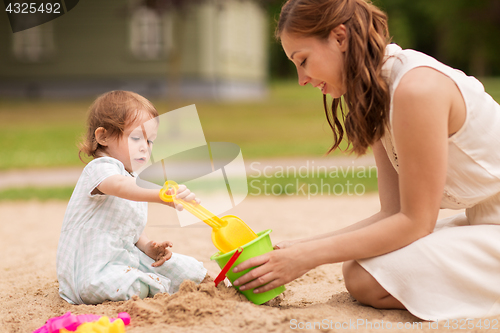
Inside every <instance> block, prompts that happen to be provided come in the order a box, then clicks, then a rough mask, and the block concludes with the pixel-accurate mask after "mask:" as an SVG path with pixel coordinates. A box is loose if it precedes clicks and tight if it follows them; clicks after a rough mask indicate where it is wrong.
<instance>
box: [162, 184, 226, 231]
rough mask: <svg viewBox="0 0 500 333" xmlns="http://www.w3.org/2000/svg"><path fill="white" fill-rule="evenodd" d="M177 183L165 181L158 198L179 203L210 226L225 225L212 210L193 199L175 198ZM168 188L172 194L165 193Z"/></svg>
mask: <svg viewBox="0 0 500 333" xmlns="http://www.w3.org/2000/svg"><path fill="white" fill-rule="evenodd" d="M178 189H179V185H178V184H177V183H176V182H174V181H173V180H169V181H166V182H165V184H164V185H163V188H162V189H161V190H160V198H161V199H162V200H163V201H165V202H174V203H180V204H182V206H183V207H184V208H186V210H187V211H188V212H190V213H191V214H193V215H194V216H196V217H197V218H199V219H200V220H202V221H203V222H205V223H206V224H208V225H209V226H211V227H212V228H215V229H219V228H220V227H223V226H225V225H227V222H225V221H223V220H221V219H220V218H219V217H217V216H215V215H214V214H213V213H212V212H210V211H209V210H207V209H206V208H205V207H203V206H202V205H200V204H199V203H197V202H196V201H195V200H191V201H185V200H183V199H177V198H175V196H176V195H177V190H178ZM168 190H171V193H172V194H167V192H168Z"/></svg>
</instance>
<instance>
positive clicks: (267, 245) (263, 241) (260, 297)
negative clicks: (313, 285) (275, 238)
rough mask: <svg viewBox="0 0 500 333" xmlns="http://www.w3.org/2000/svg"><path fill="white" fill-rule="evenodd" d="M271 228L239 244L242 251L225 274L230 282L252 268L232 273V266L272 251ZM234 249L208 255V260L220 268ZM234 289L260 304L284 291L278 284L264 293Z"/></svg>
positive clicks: (229, 257)
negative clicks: (243, 243) (214, 262)
mask: <svg viewBox="0 0 500 333" xmlns="http://www.w3.org/2000/svg"><path fill="white" fill-rule="evenodd" d="M271 231H272V230H271V229H267V230H264V231H262V232H259V233H257V236H258V237H257V238H256V239H254V240H253V241H251V242H248V243H246V244H245V245H243V246H241V247H242V248H243V252H242V253H241V255H240V256H239V257H238V259H237V260H236V262H235V263H234V264H233V266H231V268H230V269H229V271H228V272H227V274H226V276H227V277H228V279H229V281H231V283H234V281H235V280H236V279H238V278H239V277H240V276H243V275H244V274H246V273H248V272H250V271H251V270H252V269H253V268H249V269H247V270H244V271H242V272H238V273H233V268H234V267H236V266H238V265H239V264H241V263H242V262H244V261H246V260H247V259H250V258H253V257H257V256H260V255H261V254H264V253H267V252H271V251H273V245H272V243H271V237H269V234H270V233H271ZM235 251H236V249H234V250H233V251H231V252H228V253H222V252H220V251H219V252H217V253H216V254H214V255H213V256H211V257H210V260H215V261H216V262H217V264H218V265H219V267H220V268H221V269H222V268H223V267H224V266H225V265H226V263H227V262H228V261H229V259H231V257H232V255H233V254H234V252H235ZM235 288H236V290H238V291H239V292H240V293H242V294H243V295H245V297H246V298H247V299H248V300H249V301H251V302H253V303H254V304H262V303H265V302H267V301H269V300H271V299H273V298H275V297H276V296H278V295H279V294H281V293H282V292H284V291H285V287H284V286H280V287H277V288H274V289H271V290H268V291H266V292H264V293H260V294H254V292H253V289H249V290H243V291H241V290H240V288H239V287H237V286H235Z"/></svg>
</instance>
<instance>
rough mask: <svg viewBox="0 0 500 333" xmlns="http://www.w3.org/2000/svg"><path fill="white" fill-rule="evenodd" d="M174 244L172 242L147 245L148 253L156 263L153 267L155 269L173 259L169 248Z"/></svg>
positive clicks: (146, 251) (146, 250) (153, 242)
mask: <svg viewBox="0 0 500 333" xmlns="http://www.w3.org/2000/svg"><path fill="white" fill-rule="evenodd" d="M173 245H174V244H172V242H169V241H166V242H163V243H159V244H158V243H157V242H155V241H150V242H148V243H147V244H146V249H145V251H144V253H146V254H147V255H148V256H149V257H150V258H151V259H153V260H155V262H154V263H153V264H152V265H151V266H153V267H158V266H161V265H163V264H164V263H165V261H167V260H168V259H170V258H171V257H172V251H170V250H169V249H168V248H169V247H172V246H173Z"/></svg>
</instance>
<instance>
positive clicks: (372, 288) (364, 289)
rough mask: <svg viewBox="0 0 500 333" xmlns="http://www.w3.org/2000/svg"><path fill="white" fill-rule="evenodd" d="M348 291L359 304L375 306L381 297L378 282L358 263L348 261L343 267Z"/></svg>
mask: <svg viewBox="0 0 500 333" xmlns="http://www.w3.org/2000/svg"><path fill="white" fill-rule="evenodd" d="M342 272H343V274H344V282H345V286H346V289H347V291H348V292H349V293H350V294H351V296H352V297H354V298H355V299H356V300H357V301H358V302H360V303H362V304H366V305H371V306H374V305H375V303H376V299H377V298H378V297H379V296H380V295H379V290H378V289H379V287H380V285H379V284H378V282H377V281H376V280H375V279H374V278H373V277H372V276H371V275H370V273H368V272H367V271H366V270H365V269H364V268H363V267H362V266H361V265H360V264H358V262H357V261H355V260H351V261H346V262H345V263H344V264H343V266H342Z"/></svg>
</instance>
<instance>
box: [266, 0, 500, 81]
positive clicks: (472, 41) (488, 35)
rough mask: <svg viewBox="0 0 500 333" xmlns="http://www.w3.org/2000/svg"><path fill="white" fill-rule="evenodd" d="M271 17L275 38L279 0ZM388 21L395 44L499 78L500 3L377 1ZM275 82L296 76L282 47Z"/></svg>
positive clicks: (277, 49) (271, 5) (274, 46)
mask: <svg viewBox="0 0 500 333" xmlns="http://www.w3.org/2000/svg"><path fill="white" fill-rule="evenodd" d="M261 1H262V2H263V3H265V5H266V8H267V9H268V13H269V15H270V18H271V19H270V22H272V27H270V29H269V30H270V35H271V36H272V35H273V32H274V28H275V26H276V20H277V18H278V17H279V12H280V8H281V5H282V4H283V2H284V1H280V0H261ZM373 3H374V4H375V5H377V6H379V7H380V8H381V9H383V10H384V11H385V12H386V13H387V14H388V17H389V31H390V33H391V35H392V36H393V39H392V40H393V42H395V43H398V44H399V45H400V46H401V47H403V48H412V49H415V50H418V51H422V52H424V53H426V54H429V55H431V56H433V57H435V58H437V59H438V60H440V61H442V62H444V63H445V64H447V65H450V66H452V67H454V68H458V69H461V70H463V71H465V72H466V73H467V74H469V75H474V76H478V77H483V76H492V75H500V43H499V42H500V37H499V36H500V0H439V1H434V0H411V1H408V0H373ZM270 52H271V55H270V62H271V64H270V67H269V68H270V69H271V77H272V78H278V77H279V78H289V77H295V76H296V74H295V68H294V66H293V64H291V62H290V61H289V60H288V59H287V58H286V56H285V55H284V52H283V50H282V49H281V46H280V45H279V43H276V42H274V38H273V39H272V43H271V47H270Z"/></svg>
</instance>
